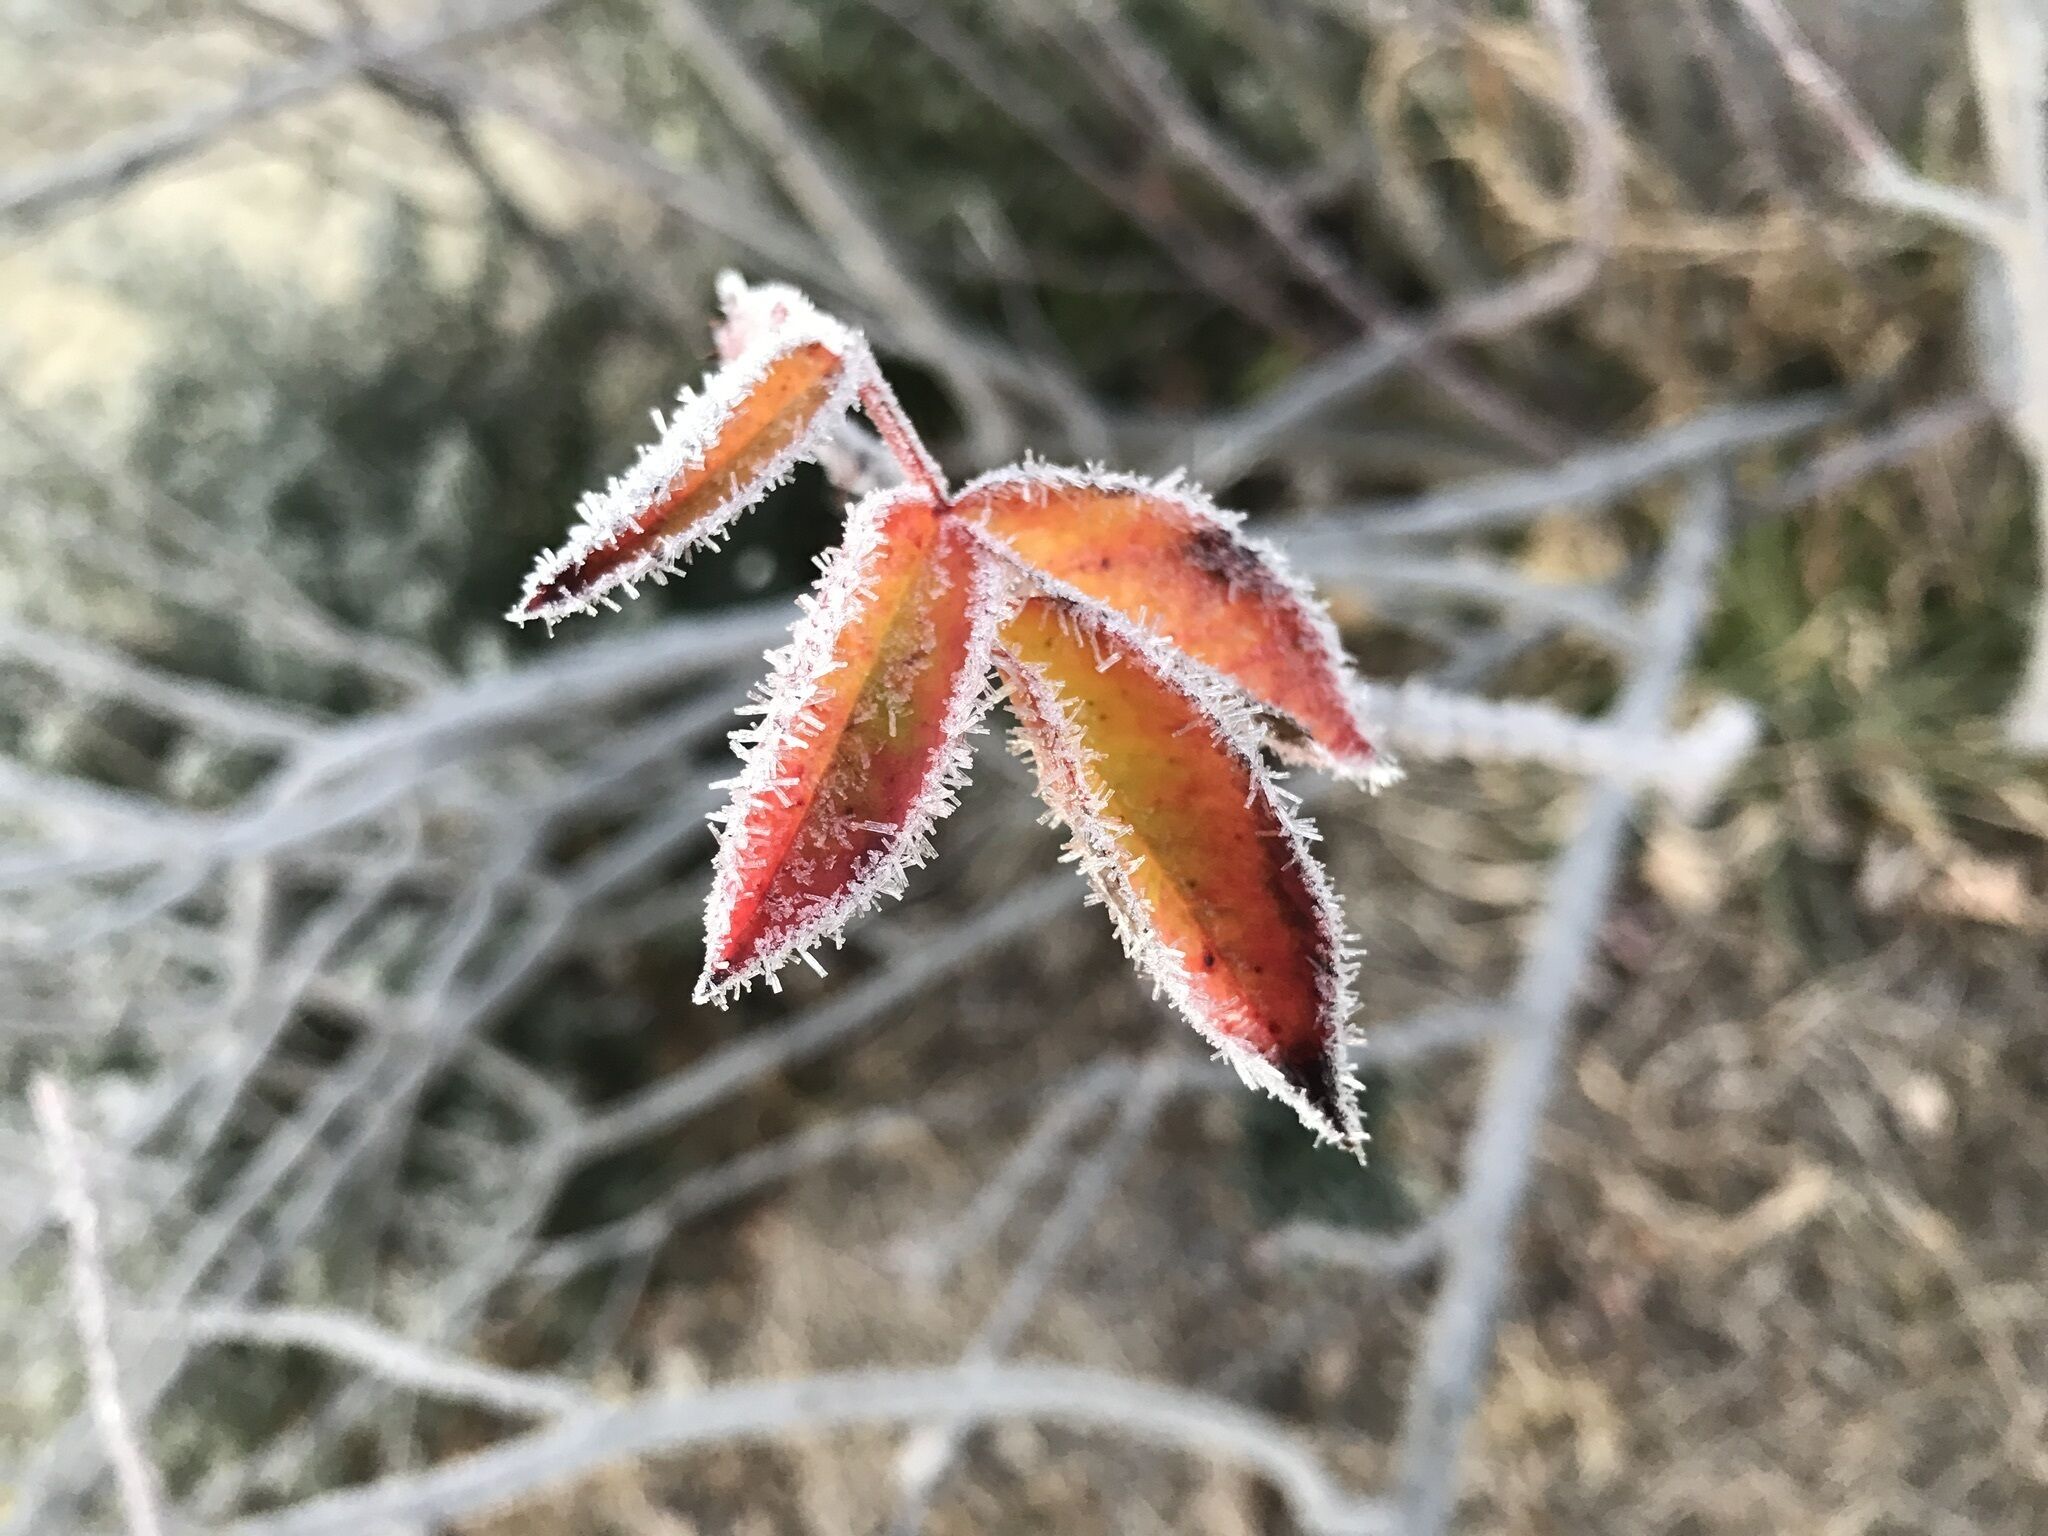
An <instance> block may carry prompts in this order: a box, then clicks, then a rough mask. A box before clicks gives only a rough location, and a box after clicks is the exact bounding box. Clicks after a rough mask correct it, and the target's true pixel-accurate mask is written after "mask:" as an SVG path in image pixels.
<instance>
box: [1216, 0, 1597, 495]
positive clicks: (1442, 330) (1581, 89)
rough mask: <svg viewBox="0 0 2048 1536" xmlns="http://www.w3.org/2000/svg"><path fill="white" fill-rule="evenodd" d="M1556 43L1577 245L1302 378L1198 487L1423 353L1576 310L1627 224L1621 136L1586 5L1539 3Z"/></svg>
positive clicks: (1259, 409)
mask: <svg viewBox="0 0 2048 1536" xmlns="http://www.w3.org/2000/svg"><path fill="white" fill-rule="evenodd" d="M1538 9H1539V10H1540V12H1541V14H1542V16H1543V19H1544V22H1545V24H1546V25H1547V26H1548V27H1549V29H1550V31H1551V33H1552V34H1553V36H1554V37H1555V39H1556V42H1557V46H1558V51H1559V54H1560V55H1561V57H1562V59H1563V61H1564V64H1565V78H1566V83H1567V85H1568V87H1569V89H1570V92H1571V99H1572V106H1573V112H1572V118H1571V123H1570V132H1571V135H1572V141H1573V145H1574V150H1575V163H1574V167H1573V191H1572V199H1573V204H1574V208H1575V215H1574V219H1573V230H1574V234H1575V240H1574V243H1573V244H1572V246H1571V248H1570V249H1569V250H1568V251H1566V253H1565V254H1564V255H1562V256H1559V257H1557V258H1555V259H1554V260H1552V261H1550V262H1547V263H1546V264H1544V265H1543V266H1541V267H1539V268H1537V269H1536V270H1535V271H1533V272H1529V273H1525V274H1524V275H1522V276H1520V277H1517V278H1514V279H1511V280H1510V281H1508V282H1505V283H1503V284H1501V285H1500V286H1498V287H1496V288H1493V289H1490V290H1488V291H1486V292H1483V293H1478V294H1473V295H1471V296H1469V297H1466V298H1462V299H1458V300H1454V301H1453V302H1452V303H1450V304H1448V305H1447V306H1445V307H1444V308H1443V309H1442V310H1441V311H1439V312H1438V313H1437V314H1435V315H1433V316H1431V317H1429V318H1427V319H1424V320H1419V321H1415V322H1413V323H1409V324H1404V325H1401V326H1399V327H1397V328H1395V329H1392V330H1388V329H1387V328H1385V327H1383V328H1382V332H1381V334H1379V335H1377V336H1374V337H1371V338H1369V339H1367V340H1365V341H1361V342H1359V343H1357V344H1355V345H1353V346H1350V347H1346V348H1344V349H1342V350H1340V351H1338V352H1335V353H1333V354H1332V355H1330V356H1329V357H1326V358H1322V359H1319V360H1318V361H1317V362H1315V363H1313V364H1311V365H1310V366H1308V367H1306V368H1303V369H1300V370H1298V371H1297V372H1295V373H1294V374H1293V375H1291V376H1290V377H1289V379H1288V380H1287V382H1286V383H1285V384H1283V385H1281V386H1280V387H1279V388H1278V389H1276V390H1274V391H1272V392H1271V393H1270V394H1268V395H1266V396H1265V397H1264V398H1262V399H1259V400H1256V401H1254V402H1253V403H1252V404H1251V405H1249V406H1247V407H1245V408H1244V409H1243V410H1242V411H1240V412H1239V413H1238V414H1237V416H1236V417H1235V419H1233V420H1229V421H1226V422H1224V423H1221V424H1220V425H1219V429H1218V430H1217V431H1215V432H1213V433H1212V434H1210V436H1209V438H1208V440H1207V442H1206V443H1205V444H1204V445H1202V446H1200V447H1198V448H1197V450H1196V452H1195V455H1194V459H1193V464H1192V470H1193V473H1194V475H1195V477H1196V478H1197V479H1202V480H1210V481H1225V480H1229V479H1230V478H1232V477H1233V476H1235V475H1236V474H1238V473H1240V472H1241V471H1243V470H1244V469H1246V468H1248V467H1249V466H1250V465H1252V464H1254V463H1256V462H1257V461H1258V460H1259V459H1260V458H1261V457H1263V456H1264V455H1265V454H1266V452H1267V451H1268V449H1269V448H1270V447H1271V446H1272V445H1273V444H1274V443H1276V442H1277V441H1279V440H1280V439H1282V438H1283V437H1285V436H1286V435H1287V434H1288V433H1289V432H1291V431H1292V430H1293V429H1294V428H1296V427H1297V426H1300V425H1302V424H1303V423H1305V422H1307V421H1308V420H1310V419H1311V418H1312V417H1314V416H1316V415H1318V414H1320V413H1321V412H1323V411H1325V410H1327V409H1329V408H1330V407H1331V406H1333V405H1335V404H1337V403H1338V402H1340V401H1343V400H1347V399H1351V398H1353V397H1354V396H1356V395H1358V394H1361V393H1362V392H1364V391H1365V390H1366V389H1368V388H1370V387H1371V386H1373V385H1374V384H1376V383H1378V382H1379V381H1380V380H1382V379H1384V378H1385V377H1386V376H1387V375H1389V374H1390V373H1392V372H1393V371H1394V369H1396V368H1397V367H1399V366H1401V365H1402V364H1404V363H1406V362H1408V361H1409V360H1410V359H1411V358H1412V357H1414V356H1415V355H1416V354H1417V353H1418V352H1421V351H1424V350H1427V349H1433V348H1439V347H1443V346H1447V345H1449V344H1450V343H1453V342H1459V341H1473V340H1478V339H1480V338H1484V337H1491V336H1497V335H1500V334H1502V333H1504V332H1506V331H1510V330H1513V329H1515V328H1517V327H1519V326H1523V325H1526V324H1528V323H1530V322H1531V321H1533V320H1536V319H1538V318H1540V317H1542V316H1543V315H1546V314H1549V313H1551V312H1553V311H1555V310H1558V309H1562V308H1563V307H1565V306H1566V305H1567V304H1570V303H1572V302H1573V301H1574V300H1575V299H1577V298H1578V296H1579V295H1580V294H1581V293H1583V292H1584V291H1585V289H1586V287H1587V285H1588V284H1590V283H1591V282H1592V281H1593V278H1594V277H1595V275H1596V274H1597V273H1598V272H1599V270H1600V267H1601V265H1602V263H1603V262H1604V261H1605V259H1606V253H1607V248H1608V246H1609V245H1610V244H1611V243H1612V241H1613V238H1614V231H1615V226H1616V224H1617V221H1618V220H1619V218H1620V216H1621V144H1622V137H1623V136H1622V131H1621V127H1620V123H1619V119H1618V118H1617V116H1616V113H1615V108H1614V103H1613V100H1612V98H1611V97H1610V96H1609V95H1608V90H1607V82H1606V77H1605V75H1604V74H1603V72H1602V71H1601V68H1600V61H1599V55H1598V52H1597V50H1596V49H1595V47H1594V45H1593V40H1592V37H1591V35H1590V34H1589V33H1588V31H1587V29H1586V18H1585V14H1584V11H1583V10H1582V9H1581V7H1580V5H1579V4H1578V0H1539V6H1538Z"/></svg>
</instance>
